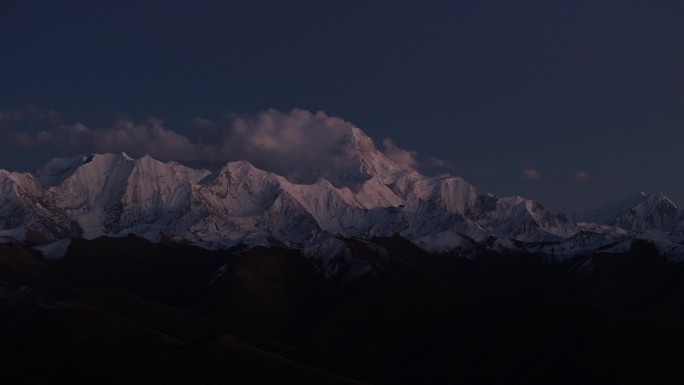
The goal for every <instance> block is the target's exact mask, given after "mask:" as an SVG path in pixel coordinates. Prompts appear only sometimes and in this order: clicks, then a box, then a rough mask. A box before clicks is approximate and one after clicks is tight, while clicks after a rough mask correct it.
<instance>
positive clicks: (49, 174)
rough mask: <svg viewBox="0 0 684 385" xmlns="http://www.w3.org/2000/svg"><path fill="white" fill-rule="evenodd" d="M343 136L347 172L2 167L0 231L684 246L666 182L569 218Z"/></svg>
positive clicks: (438, 244) (87, 163)
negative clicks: (661, 188)
mask: <svg viewBox="0 0 684 385" xmlns="http://www.w3.org/2000/svg"><path fill="white" fill-rule="evenodd" d="M347 139H348V140H346V141H344V142H343V143H340V146H346V147H347V148H346V149H345V151H347V152H348V153H350V154H352V156H351V157H350V159H349V162H348V164H347V165H346V167H343V168H342V171H340V173H339V175H331V173H330V171H329V170H314V172H310V173H309V174H308V175H307V176H306V177H302V175H301V172H295V171H293V172H292V175H276V174H274V173H271V172H269V171H267V170H262V169H259V168H257V167H255V166H254V165H252V164H250V163H248V162H246V161H235V162H229V163H227V164H226V165H225V166H224V167H223V168H221V169H220V170H219V171H218V172H216V173H212V172H210V171H208V170H203V169H199V170H196V169H193V168H190V167H186V166H183V165H181V164H179V163H176V162H160V161H158V160H155V159H153V158H152V157H150V156H144V157H142V158H139V159H133V158H131V157H129V156H127V155H126V154H125V153H121V154H95V155H90V156H87V157H85V156H81V157H76V158H61V159H53V160H52V161H50V162H48V163H47V164H46V165H45V166H44V167H43V168H42V169H40V170H38V171H36V172H33V173H19V172H8V171H4V170H0V203H1V205H0V236H3V235H5V236H14V237H16V238H18V239H22V237H25V236H26V233H27V232H34V233H39V234H41V235H42V236H44V237H45V238H46V239H51V240H54V241H58V240H63V239H71V238H85V239H95V238H97V237H100V236H103V235H106V236H115V237H117V236H126V235H128V234H136V235H139V236H142V237H145V238H147V239H150V240H152V241H159V240H160V239H161V237H162V236H169V237H173V238H174V239H176V240H183V241H185V242H188V243H192V244H195V245H198V246H201V247H205V248H210V249H213V248H230V247H233V246H236V245H248V246H255V245H261V246H268V245H285V246H287V247H291V248H296V249H300V250H301V251H302V252H303V253H304V254H305V255H307V256H310V257H312V258H329V257H330V256H336V257H339V256H344V255H346V256H349V254H350V251H349V248H348V245H347V244H345V243H344V242H342V241H340V240H339V239H338V238H339V236H342V237H348V238H351V237H357V238H363V239H369V238H371V237H387V236H392V235H395V234H398V235H400V236H402V237H403V238H406V239H408V240H410V241H411V242H412V243H414V244H415V245H417V246H419V247H420V248H422V249H424V250H425V251H428V252H430V253H453V254H459V255H466V256H467V255H474V254H477V253H478V252H480V251H482V250H494V251H511V252H527V253H535V254H541V255H546V256H549V257H552V258H554V259H557V260H564V259H567V258H569V257H572V256H574V255H578V254H581V253H586V252H592V251H597V250H601V251H611V250H612V251H615V252H622V251H626V250H629V248H630V245H631V242H632V240H634V239H648V240H650V241H651V242H653V243H654V244H655V245H656V246H657V248H658V250H659V251H660V252H661V253H662V254H663V255H665V256H667V257H669V258H672V259H679V258H681V257H682V256H684V243H683V242H684V238H683V236H682V235H683V234H682V233H683V231H684V211H682V210H678V209H677V207H676V206H675V205H674V204H673V203H672V202H671V201H670V200H669V199H668V198H667V197H666V196H664V195H662V194H660V193H654V194H644V193H640V194H636V195H634V196H631V197H628V198H626V199H624V200H622V201H619V202H617V203H615V204H612V205H609V206H607V207H605V208H603V209H599V210H596V211H593V212H588V213H585V214H582V215H576V216H573V217H567V216H565V215H562V214H556V213H553V212H550V211H549V210H547V209H546V208H544V206H542V205H541V204H539V203H537V202H535V201H532V200H529V199H525V198H522V197H519V196H509V197H496V196H493V195H491V194H480V193H478V192H477V190H476V189H475V188H474V187H473V186H472V185H470V184H469V183H468V182H466V181H464V180H463V179H461V178H459V177H455V176H451V175H440V176H436V177H428V176H424V175H421V174H419V173H417V172H415V171H412V170H403V169H401V168H400V167H399V166H397V164H395V163H394V162H392V161H391V160H390V159H389V158H387V157H386V156H385V155H384V154H383V153H381V152H380V151H378V150H377V149H376V148H375V146H374V144H373V141H372V140H371V139H370V138H369V137H367V136H366V135H365V134H364V133H363V132H362V131H361V130H359V129H356V128H353V129H350V131H349V135H348V138H347ZM324 176H327V179H326V178H324ZM331 180H332V181H333V182H334V183H333V182H331ZM325 265H326V264H325V263H324V261H323V263H319V266H321V268H323V269H324V270H325V269H326V268H327V267H326V266H325ZM325 274H328V275H334V274H335V271H334V269H333V270H326V271H325Z"/></svg>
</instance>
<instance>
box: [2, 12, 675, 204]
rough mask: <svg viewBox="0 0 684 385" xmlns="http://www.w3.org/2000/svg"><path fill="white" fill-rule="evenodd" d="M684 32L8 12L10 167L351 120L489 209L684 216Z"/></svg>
mask: <svg viewBox="0 0 684 385" xmlns="http://www.w3.org/2000/svg"><path fill="white" fill-rule="evenodd" d="M112 3H116V5H113V4H112ZM682 20H684V2H682V1H681V0H672V1H670V0H650V1H646V0H644V1H635V0H621V1H602V0H593V1H587V0H576V1H571V0H567V1H561V0H422V1H419V0H416V1H401V0H400V1H369V0H366V1H357V0H345V1H336V0H335V1H321V0H319V1H307V0H305V1H298V0H293V1H275V0H267V1H258V0H254V1H244V2H237V1H201V0H199V1H193V2H187V1H175V0H166V1H117V2H109V1H94V0H91V1H68V0H67V1H59V2H48V1H44V2H41V1H30V0H25V1H14V0H9V1H7V0H6V1H3V6H2V9H1V11H0V52H2V60H0V168H5V169H11V170H30V169H33V168H35V167H37V166H39V165H42V164H43V163H44V162H45V161H47V160H48V159H49V158H50V157H53V156H57V155H65V154H71V153H74V152H76V151H77V152H78V153H80V152H88V151H96V150H100V149H105V150H106V149H109V147H107V143H109V144H111V143H119V142H116V141H114V142H112V140H113V139H112V138H113V136H112V135H120V134H121V133H122V132H123V133H126V135H129V137H127V138H128V139H121V137H120V136H119V137H117V138H119V139H117V140H123V142H121V143H124V142H125V140H129V141H130V142H131V143H132V144H133V143H135V144H136V145H137V147H136V148H135V149H134V150H133V152H135V151H143V150H144V149H145V148H146V147H145V146H148V147H149V148H157V149H158V148H160V147H164V148H167V151H168V153H169V157H171V155H172V154H173V155H175V154H176V152H177V151H180V149H185V148H187V146H188V145H192V146H196V145H198V144H201V143H209V142H210V141H211V139H212V137H213V136H212V135H214V136H215V135H217V134H216V129H217V127H219V128H220V127H229V128H228V131H229V132H230V134H231V135H238V136H239V135H242V134H240V131H239V129H238V128H236V127H237V126H236V124H238V123H239V122H242V123H243V124H247V125H248V126H249V125H250V124H251V126H250V127H253V128H254V127H256V128H254V129H255V130H257V131H254V132H259V131H258V130H259V129H261V128H259V127H261V126H260V125H259V124H260V123H259V122H260V120H259V119H271V118H272V119H276V120H277V119H283V120H284V121H287V122H290V123H289V124H291V125H294V126H297V125H300V126H301V127H300V126H297V127H299V128H297V129H296V130H300V129H301V130H304V131H302V132H310V131H307V130H310V129H311V127H313V126H310V125H311V124H313V123H316V122H319V123H321V122H322V123H321V124H323V125H325V124H328V128H329V129H331V130H333V131H331V132H334V131H335V130H336V129H337V128H335V127H338V125H343V124H347V123H345V121H346V122H350V123H351V124H354V125H356V126H358V127H359V128H361V129H362V130H364V131H365V132H366V133H367V134H368V135H370V136H371V137H372V138H374V139H375V141H376V143H377V144H378V145H379V146H380V147H384V148H385V149H386V151H387V152H388V153H390V154H391V155H393V156H394V157H395V158H396V159H398V160H400V161H401V162H404V163H406V164H407V165H408V166H413V167H416V168H418V169H420V170H422V171H423V172H425V173H428V174H434V173H440V172H450V173H453V174H455V175H459V176H462V177H463V178H465V179H466V180H468V181H469V182H471V183H473V184H474V185H475V186H476V187H477V188H478V190H480V191H481V192H492V193H494V194H496V195H500V196H503V195H510V194H519V195H523V196H525V197H529V198H533V199H537V200H539V201H540V202H541V203H543V204H544V205H546V206H548V207H549V208H551V209H555V210H583V209H591V208H594V207H596V206H600V205H602V204H604V203H606V202H609V201H612V200H617V199H619V198H623V197H624V196H627V195H630V194H632V193H635V192H638V191H647V192H650V191H662V192H664V193H665V194H666V195H668V196H669V197H670V198H672V199H673V200H674V202H675V203H677V204H679V205H680V206H682V205H684V178H682V176H683V174H684V173H683V172H682V170H683V169H684V23H683V22H682ZM293 109H296V110H293ZM300 109H301V110H300ZM278 111H280V112H278ZM308 111H311V112H308ZM317 111H324V112H325V114H326V115H320V114H316V112H317ZM334 117H339V118H341V119H337V118H334ZM317 119H318V120H317ZM236 122H238V123H236ZM245 122H246V123H245ZM312 122H313V123H312ZM326 122H327V123H326ZM267 123H268V122H267ZM238 125H239V124H238ZM264 127H267V128H266V129H269V128H268V124H266V126H264ZM302 127H304V128H302ZM331 127H332V128H331ZM262 128H263V127H262ZM271 128H272V127H271ZM41 131H42V132H43V133H42V134H38V133H39V132H41ZM250 132H251V131H250ZM296 132H299V131H296ZM243 134H244V133H243ZM107 135H109V136H107ZM244 135H246V136H244V138H247V139H250V138H252V137H250V136H249V135H251V134H244ZM269 135H271V136H272V137H273V138H282V137H283V135H285V134H281V133H279V132H275V133H271V134H269ZM326 137H327V136H326V135H322V137H321V138H319V140H321V141H325V139H326ZM84 138H85V139H84ZM288 138H289V136H288ZM385 138H391V139H387V140H385ZM300 139H301V138H300ZM164 140H166V142H164ZM298 140H299V139H298ZM183 141H186V142H187V143H185V142H183ZM181 142H182V143H185V146H186V147H183V146H181V145H180V144H179V143H181ZM161 143H164V146H160V144H161ZM238 143H239V142H238ZM296 143H297V145H301V144H302V143H306V141H300V142H296ZM174 145H178V146H180V147H173V146H174ZM324 145H325V143H324ZM169 146H170V147H169ZM224 147H225V146H224ZM281 147H282V146H281ZM281 147H277V149H276V154H277V153H278V152H277V151H280V153H283V154H288V148H281ZM193 148H194V147H193ZM221 148H222V151H230V149H231V147H230V146H228V147H225V148H223V147H221ZM293 148H297V149H299V150H301V149H300V148H299V147H296V146H295V147H293ZM91 149H92V150H91ZM299 150H298V151H299ZM174 151H176V152H174ZM236 151H237V150H236ZM294 153H295V152H293V154H294ZM416 154H417V155H416ZM176 158H179V159H180V157H176ZM186 158H188V160H190V161H196V160H198V159H191V158H192V156H190V155H187V156H186ZM330 161H331V162H334V160H330Z"/></svg>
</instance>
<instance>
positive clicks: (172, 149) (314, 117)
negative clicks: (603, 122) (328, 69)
mask: <svg viewBox="0 0 684 385" xmlns="http://www.w3.org/2000/svg"><path fill="white" fill-rule="evenodd" d="M190 126H191V130H189V131H188V132H187V133H180V132H176V131H173V130H170V129H168V128H167V127H165V126H164V123H163V121H161V120H159V119H149V120H147V121H145V122H142V123H141V122H135V121H133V120H131V119H119V120H117V121H116V122H114V123H113V124H112V125H110V126H108V127H102V128H91V127H89V126H87V125H85V124H83V123H75V124H51V125H49V128H48V129H45V128H43V129H41V130H39V131H37V132H33V133H28V132H23V131H17V130H8V131H7V132H6V137H7V139H8V140H9V141H10V142H11V143H13V144H14V145H16V146H22V147H27V148H44V149H48V148H56V149H60V150H62V151H67V152H70V153H106V152H126V153H128V154H130V155H132V156H135V157H139V156H142V155H145V154H149V155H151V156H152V157H154V158H157V159H160V160H178V161H189V162H205V163H210V164H214V165H216V164H223V163H226V162H228V161H233V160H247V161H249V162H250V163H252V164H254V165H255V166H256V167H259V168H262V169H265V170H268V171H272V172H275V173H277V174H280V175H285V176H287V177H288V178H290V179H291V180H295V181H307V182H310V181H313V180H315V179H316V178H319V177H324V178H326V179H329V180H331V181H332V182H333V183H335V184H345V183H344V182H345V181H342V180H336V178H338V177H339V176H340V175H351V174H354V173H355V172H356V171H357V170H358V168H359V163H358V151H357V149H356V145H355V142H354V139H353V135H352V131H353V130H352V128H353V125H352V124H351V123H349V122H347V121H345V120H343V119H340V118H337V117H332V116H328V115H327V114H325V113H324V112H321V111H319V112H316V113H312V112H310V111H306V110H302V109H294V110H292V111H290V112H280V111H276V110H273V109H269V110H266V111H263V112H261V113H258V114H256V115H251V116H246V115H233V116H229V117H226V118H224V119H223V120H218V121H211V120H208V119H204V118H195V119H192V120H191V121H190ZM382 145H383V148H381V150H383V152H384V153H385V154H386V156H387V157H388V158H389V159H391V160H392V161H394V162H395V163H397V165H398V166H399V167H401V168H402V169H406V170H413V169H415V168H417V166H418V162H417V160H416V152H415V151H410V150H404V149H401V148H399V147H397V146H396V145H395V144H394V142H393V141H392V140H391V139H389V138H386V139H385V140H383V142H382Z"/></svg>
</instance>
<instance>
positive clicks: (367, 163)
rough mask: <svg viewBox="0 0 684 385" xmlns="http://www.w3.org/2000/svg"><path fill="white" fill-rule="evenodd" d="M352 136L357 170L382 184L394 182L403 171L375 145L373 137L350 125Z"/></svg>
mask: <svg viewBox="0 0 684 385" xmlns="http://www.w3.org/2000/svg"><path fill="white" fill-rule="evenodd" d="M352 138H353V141H354V145H355V146H356V151H357V154H358V159H359V163H360V164H359V171H360V172H361V173H363V174H367V175H370V176H372V177H374V178H377V179H378V180H380V181H381V182H382V183H384V184H391V183H394V182H395V181H396V180H397V179H398V178H399V177H400V176H401V175H402V174H404V173H405V172H404V171H402V169H401V168H400V167H399V166H397V165H396V164H395V163H394V162H392V161H391V160H390V159H389V158H388V157H387V156H385V154H383V153H382V152H380V151H379V150H378V149H377V148H376V147H375V143H374V142H373V139H371V138H370V137H369V136H368V135H366V134H365V133H364V132H363V131H361V129H359V128H356V127H352Z"/></svg>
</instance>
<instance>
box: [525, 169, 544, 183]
mask: <svg viewBox="0 0 684 385" xmlns="http://www.w3.org/2000/svg"><path fill="white" fill-rule="evenodd" d="M520 177H521V178H523V179H525V180H539V179H541V178H542V175H541V173H540V172H539V171H537V170H535V169H533V168H525V169H523V170H522V171H521V172H520Z"/></svg>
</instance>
